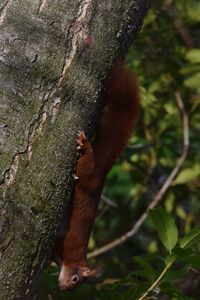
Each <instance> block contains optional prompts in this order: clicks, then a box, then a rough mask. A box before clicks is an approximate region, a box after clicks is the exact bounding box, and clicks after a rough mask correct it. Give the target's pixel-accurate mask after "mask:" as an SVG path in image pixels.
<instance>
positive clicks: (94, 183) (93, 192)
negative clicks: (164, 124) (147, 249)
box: [59, 62, 139, 289]
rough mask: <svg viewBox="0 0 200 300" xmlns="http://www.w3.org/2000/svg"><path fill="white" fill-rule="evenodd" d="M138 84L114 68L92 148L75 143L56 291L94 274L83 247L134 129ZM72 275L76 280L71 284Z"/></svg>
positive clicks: (122, 68)
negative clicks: (107, 182) (77, 151)
mask: <svg viewBox="0 0 200 300" xmlns="http://www.w3.org/2000/svg"><path fill="white" fill-rule="evenodd" d="M138 94H139V93H138V83H137V79H136V77H135V75H134V74H133V73H132V72H130V71H129V70H128V69H127V68H126V67H125V66H124V65H123V64H122V63H120V62H118V63H117V64H115V66H114V68H113V70H112V72H111V75H110V77H109V79H108V80H107V83H106V100H107V102H108V105H107V109H106V112H105V114H104V116H103V118H102V122H101V125H100V126H99V128H98V130H97V133H96V138H95V140H94V143H93V145H91V144H90V142H89V141H88V140H87V139H86V138H85V136H84V133H79V137H78V140H77V143H78V145H79V148H81V150H82V155H81V156H80V158H79V160H78V162H77V168H76V175H77V176H78V177H79V179H78V180H77V182H76V184H75V191H74V197H73V200H72V203H71V209H70V211H71V214H70V219H69V224H68V230H67V232H66V234H65V237H64V248H63V253H62V258H61V259H62V269H61V273H60V276H59V283H60V287H61V288H63V289H67V288H71V287H73V286H75V285H76V284H77V283H79V282H80V281H82V280H83V279H84V278H88V277H93V276H95V274H96V273H97V272H96V270H94V269H91V268H90V267H89V266H88V264H87V259H86V255H87V247H88V241H89V237H90V233H91V231H92V227H93V223H94V220H95V217H96V211H97V206H98V202H99V198H100V194H101V191H102V188H103V184H104V179H105V176H106V174H107V173H108V171H109V170H110V168H111V167H112V165H113V163H114V161H115V160H116V158H117V157H118V156H119V154H120V153H121V151H122V150H123V148H124V146H125V144H126V142H127V140H128V138H129V137H130V135H131V132H132V130H133V127H134V123H135V119H136V115H137V111H138V102H139V100H138V99H139V95H138ZM74 275H77V276H78V277H77V278H78V279H77V278H76V279H77V281H76V282H75V283H74V282H72V278H73V279H74V277H73V276H74Z"/></svg>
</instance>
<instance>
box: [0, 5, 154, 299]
mask: <svg viewBox="0 0 200 300" xmlns="http://www.w3.org/2000/svg"><path fill="white" fill-rule="evenodd" d="M148 4H149V0H79V1H78V0H34V1H33V0H15V1H14V0H4V1H0V145H1V148H0V185H1V198H0V295H1V298H2V299H6V300H10V299H23V300H25V299H32V297H33V296H32V295H33V293H34V288H35V285H36V282H37V280H38V277H39V275H40V273H41V270H42V268H43V266H44V264H45V261H46V258H47V256H48V253H49V251H50V248H51V246H52V243H53V240H54V238H55V234H56V231H57V229H58V227H59V225H60V222H61V220H62V216H63V212H64V210H65V208H66V204H67V202H68V201H69V199H70V195H71V191H72V188H73V181H74V180H73V173H74V165H75V161H76V150H75V139H76V132H77V130H84V131H85V132H86V133H87V135H89V136H90V135H91V134H92V132H93V130H94V128H95V123H96V119H97V118H98V117H99V115H100V111H101V107H102V102H103V101H102V97H101V89H102V80H103V79H104V78H105V76H106V72H107V70H108V69H109V67H110V66H111V64H112V62H113V60H114V58H115V57H118V56H119V57H122V56H123V55H124V54H125V53H126V52H127V49H128V47H129V46H130V43H131V42H132V40H133V38H134V37H135V35H136V33H137V31H138V30H139V28H140V26H141V23H142V20H143V17H144V14H145V12H146V10H147V7H148Z"/></svg>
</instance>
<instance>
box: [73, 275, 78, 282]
mask: <svg viewBox="0 0 200 300" xmlns="http://www.w3.org/2000/svg"><path fill="white" fill-rule="evenodd" d="M78 280H79V277H78V275H74V276H72V282H73V283H77V282H78Z"/></svg>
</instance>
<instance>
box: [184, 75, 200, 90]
mask: <svg viewBox="0 0 200 300" xmlns="http://www.w3.org/2000/svg"><path fill="white" fill-rule="evenodd" d="M199 82H200V72H198V73H196V74H194V75H193V76H191V77H189V78H187V79H185V80H184V85H185V86H186V87H188V88H190V89H197V88H199Z"/></svg>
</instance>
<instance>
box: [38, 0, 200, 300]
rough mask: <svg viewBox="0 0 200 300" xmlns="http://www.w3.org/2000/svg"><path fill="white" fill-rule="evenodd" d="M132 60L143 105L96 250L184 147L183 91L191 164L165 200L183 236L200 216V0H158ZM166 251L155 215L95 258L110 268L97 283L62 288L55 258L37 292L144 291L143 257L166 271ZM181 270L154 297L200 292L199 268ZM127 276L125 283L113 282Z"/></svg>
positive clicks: (103, 210) (199, 295)
mask: <svg viewBox="0 0 200 300" xmlns="http://www.w3.org/2000/svg"><path fill="white" fill-rule="evenodd" d="M127 64H128V66H129V67H130V68H131V69H132V70H133V71H134V72H135V73H136V74H137V75H138V78H139V81H140V90H141V110H140V115H139V118H138V122H137V126H136V129H135V132H134V134H133V135H132V138H131V139H130V142H129V144H128V146H127V148H126V149H125V151H124V153H123V154H122V155H121V157H120V158H119V159H118V161H117V163H116V164H115V166H114V167H113V169H112V171H111V172H110V173H109V176H108V179H107V182H106V185H105V189H104V192H103V199H102V201H101V204H100V207H99V214H98V217H97V221H96V223H95V227H94V231H93V234H92V237H91V240H90V244H89V249H90V252H93V251H94V250H96V249H99V248H101V247H102V246H104V245H106V244H107V243H109V242H111V241H113V240H114V239H116V238H118V237H120V236H121V235H124V234H125V233H126V232H127V231H128V230H130V228H132V226H133V225H134V223H135V222H136V221H137V220H138V219H139V217H140V216H141V214H142V213H143V212H144V211H145V210H146V208H147V207H148V206H149V204H150V203H151V201H152V200H153V199H154V197H155V195H156V194H157V192H158V191H159V190H160V188H161V187H162V185H163V183H164V182H165V180H166V179H167V177H168V176H169V174H170V172H171V171H172V169H173V168H174V166H175V165H176V163H177V160H178V158H179V157H180V156H181V155H182V153H183V133H184V132H183V131H184V129H183V123H182V117H183V116H182V114H181V113H180V110H179V108H178V105H177V101H176V100H177V97H180V98H181V101H182V102H183V103H184V106H185V110H186V111H187V113H188V118H189V132H190V147H189V153H188V156H187V159H186V161H185V163H184V166H183V167H182V169H181V171H180V172H179V174H178V176H177V177H176V178H175V180H173V181H172V182H171V184H170V187H169V189H168V190H167V192H166V194H165V195H164V196H163V197H162V199H161V201H160V203H159V206H162V207H164V208H165V209H166V210H167V211H168V212H170V214H172V216H173V217H174V219H175V222H176V225H177V227H178V231H179V236H180V237H182V236H184V235H185V234H186V233H188V232H189V231H190V230H191V228H193V227H194V226H197V225H199V223H200V1H199V0H190V1H188V0H159V1H154V4H153V6H152V8H151V9H150V10H149V12H148V15H147V16H146V18H145V22H144V26H143V28H142V30H141V32H140V33H139V34H138V37H137V39H136V41H135V42H134V45H133V46H132V48H131V49H130V51H129V54H128V56H127ZM196 250H197V251H199V246H198V245H197V246H196ZM135 256H137V258H136V259H134V257H135ZM165 256H166V254H165V249H164V248H163V246H162V244H161V242H160V241H159V239H158V236H157V234H156V232H155V229H154V227H153V223H152V221H151V219H150V218H147V219H146V221H145V222H144V223H143V225H142V226H141V228H140V229H139V231H138V232H137V234H135V235H134V236H133V237H132V238H130V239H129V240H128V241H126V242H125V243H123V244H122V245H121V246H119V247H116V248H113V249H112V250H111V251H107V252H106V253H105V254H103V255H100V256H98V257H97V258H93V259H92V260H91V263H97V264H98V265H100V266H101V267H102V269H103V276H102V277H101V278H99V279H98V280H97V282H96V284H95V285H83V286H82V287H80V288H77V289H76V290H75V291H74V292H61V291H59V289H58V286H57V278H58V269H57V268H56V267H55V266H53V265H51V266H49V267H48V268H47V269H46V270H45V271H44V274H43V277H42V280H41V282H40V285H39V289H38V298H37V299H38V300H45V299H49V300H51V299H52V300H61V299H66V300H68V299H70V300H80V299H86V300H95V299H102V300H104V299H105V300H109V299H124V300H126V299H127V300H130V299H137V298H134V297H135V296H134V295H133V292H131V288H134V287H135V286H134V284H136V285H139V284H140V285H141V284H143V282H145V280H144V278H143V279H141V278H142V276H139V273H138V277H136V279H135V278H134V280H132V281H133V286H131V280H130V276H132V275H131V274H133V273H132V272H134V271H135V270H138V269H140V267H141V264H142V263H141V262H140V258H142V257H147V258H148V259H149V260H151V265H152V266H153V268H154V269H155V271H156V272H159V270H161V269H162V258H163V257H165ZM148 259H147V260H148ZM143 264H144V262H143ZM175 271H176V273H175V274H177V275H175V276H174V277H171V278H170V279H169V282H170V285H172V286H173V287H174V289H176V290H177V291H179V292H180V294H179V292H177V294H176V295H177V296H173V297H172V296H171V297H170V296H169V295H168V297H167V296H165V295H159V292H158V295H156V293H155V294H154V295H153V294H152V295H151V297H149V298H148V299H157V298H158V299H200V283H199V281H200V272H199V271H198V269H195V270H193V271H191V270H188V269H187V270H185V265H184V264H181V262H180V263H179V265H178V267H175ZM151 272H153V270H151V269H149V273H151ZM178 272H179V273H178ZM181 272H182V273H181ZM133 275H134V276H135V275H136V274H133ZM119 280H120V285H117V288H113V286H115V283H116V282H118V281H119ZM154 292H156V291H154Z"/></svg>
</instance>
